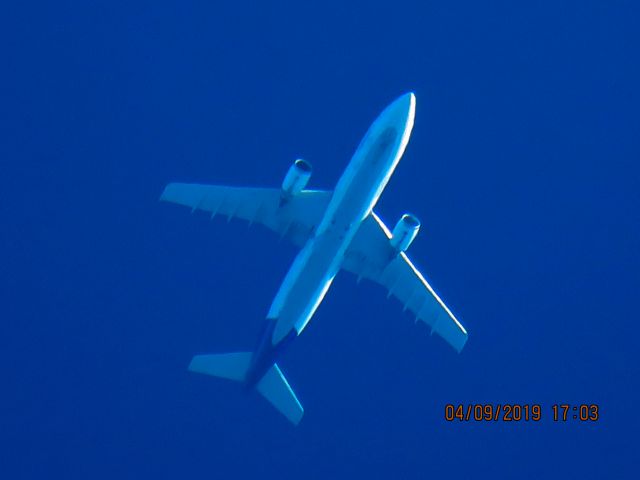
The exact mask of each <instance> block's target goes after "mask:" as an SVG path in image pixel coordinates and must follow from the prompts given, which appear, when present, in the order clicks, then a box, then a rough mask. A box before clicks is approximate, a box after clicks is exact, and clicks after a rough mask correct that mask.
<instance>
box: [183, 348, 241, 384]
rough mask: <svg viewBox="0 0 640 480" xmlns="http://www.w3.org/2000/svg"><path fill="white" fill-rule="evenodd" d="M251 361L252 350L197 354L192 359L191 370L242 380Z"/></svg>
mask: <svg viewBox="0 0 640 480" xmlns="http://www.w3.org/2000/svg"><path fill="white" fill-rule="evenodd" d="M250 363H251V352H236V353H220V354H214V355H196V356H195V357H193V358H192V359H191V363H190V364H189V370H191V371H192V372H198V373H204V374H205V375H212V376H214V377H221V378H227V379H229V380H235V381H237V382H242V381H243V380H244V377H245V375H246V374H247V370H249V365H250Z"/></svg>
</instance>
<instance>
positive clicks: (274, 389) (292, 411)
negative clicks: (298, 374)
mask: <svg viewBox="0 0 640 480" xmlns="http://www.w3.org/2000/svg"><path fill="white" fill-rule="evenodd" d="M256 389H257V390H258V391H259V392H260V393H261V394H262V396H263V397H264V398H266V399H267V400H269V402H270V403H271V405H273V406H274V407H276V408H277V409H278V411H279V412H280V413H281V414H283V415H284V416H285V417H287V418H288V419H289V421H290V422H291V423H293V424H294V425H298V423H300V420H302V415H304V408H302V405H301V404H300V402H299V401H298V397H296V394H295V393H294V391H293V390H292V389H291V387H290V386H289V382H287V379H286V378H285V377H284V375H283V374H282V371H281V370H280V367H278V365H276V364H275V363H274V364H273V366H272V367H271V368H270V369H269V370H268V371H267V373H265V375H264V377H262V380H260V381H259V382H258V384H257V385H256Z"/></svg>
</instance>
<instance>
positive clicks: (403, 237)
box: [389, 213, 420, 253]
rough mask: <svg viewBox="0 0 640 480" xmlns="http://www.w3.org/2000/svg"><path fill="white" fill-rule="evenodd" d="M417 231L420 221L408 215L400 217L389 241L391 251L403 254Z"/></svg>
mask: <svg viewBox="0 0 640 480" xmlns="http://www.w3.org/2000/svg"><path fill="white" fill-rule="evenodd" d="M418 230H420V220H418V219H417V218H416V217H414V216H413V215H410V214H408V213H406V214H404V215H402V217H401V218H400V220H398V223H396V226H395V227H394V228H393V233H392V234H391V240H389V242H390V243H391V246H392V247H393V249H394V250H395V251H396V252H398V253H400V252H404V251H405V250H406V249H407V248H409V245H411V242H413V239H414V238H416V235H418Z"/></svg>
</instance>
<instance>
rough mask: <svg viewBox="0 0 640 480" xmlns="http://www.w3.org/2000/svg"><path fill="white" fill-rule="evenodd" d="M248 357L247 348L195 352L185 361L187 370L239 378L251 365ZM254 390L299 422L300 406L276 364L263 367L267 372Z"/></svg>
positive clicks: (288, 417) (245, 373) (302, 412)
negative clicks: (236, 350)
mask: <svg viewBox="0 0 640 480" xmlns="http://www.w3.org/2000/svg"><path fill="white" fill-rule="evenodd" d="M251 357H252V353H251V352H236V353H221V354H213V355H196V356H195V357H193V359H192V360H191V363H190V364H189V370H190V371H192V372H197V373H204V374H205V375H211V376H213V377H220V378H226V379H228V380H235V381H237V382H243V381H244V380H245V378H246V377H247V373H248V372H249V368H250V367H251ZM256 390H258V392H260V394H261V395H262V396H263V397H264V398H266V399H267V400H268V401H269V403H271V405H273V406H274V407H275V408H276V409H277V410H278V411H279V412H280V413H282V414H283V415H284V416H285V417H287V419H289V421H290V422H291V423H293V424H294V425H297V424H298V423H300V420H301V419H302V415H303V414H304V408H302V405H301V404H300V402H299V401H298V398H297V397H296V394H295V393H294V391H293V390H292V389H291V387H290V386H289V382H287V379H286V378H285V376H284V375H283V373H282V371H281V370H280V368H279V367H278V365H276V364H275V363H274V364H273V365H272V366H271V368H270V369H269V370H267V373H265V374H264V376H263V377H262V378H261V379H260V381H259V382H258V383H257V384H256Z"/></svg>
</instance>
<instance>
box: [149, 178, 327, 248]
mask: <svg viewBox="0 0 640 480" xmlns="http://www.w3.org/2000/svg"><path fill="white" fill-rule="evenodd" d="M332 194H333V192H330V191H326V190H303V191H301V192H299V193H298V194H296V195H295V196H293V197H291V198H290V199H287V201H283V200H282V191H281V190H280V189H279V188H252V187H227V186H221V185H200V184H195V183H170V184H169V185H167V186H166V187H165V189H164V192H162V195H161V197H160V200H162V201H166V202H172V203H177V204H179V205H184V206H187V207H190V208H191V211H192V212H194V211H196V210H203V211H206V212H210V213H211V218H213V217H215V216H216V215H225V216H226V217H227V218H228V219H229V220H231V219H232V218H240V219H242V220H246V221H248V222H249V224H252V223H259V224H261V225H264V226H265V227H267V228H269V229H270V230H273V231H274V232H276V233H277V234H278V235H280V236H281V237H284V238H286V239H287V240H289V241H291V242H292V243H293V244H294V245H296V246H298V247H302V246H303V245H304V243H305V242H306V241H307V240H308V239H309V237H310V236H311V235H313V231H314V229H315V228H316V226H317V225H318V224H319V223H320V220H321V219H322V215H323V214H324V211H325V210H326V208H327V205H328V204H329V201H330V200H331V195H332Z"/></svg>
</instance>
